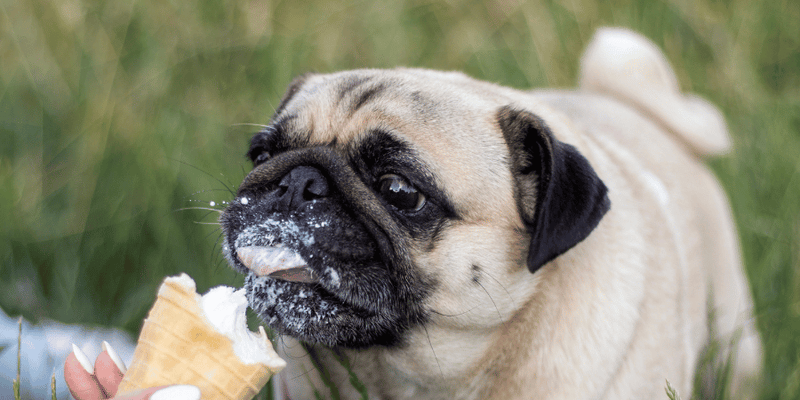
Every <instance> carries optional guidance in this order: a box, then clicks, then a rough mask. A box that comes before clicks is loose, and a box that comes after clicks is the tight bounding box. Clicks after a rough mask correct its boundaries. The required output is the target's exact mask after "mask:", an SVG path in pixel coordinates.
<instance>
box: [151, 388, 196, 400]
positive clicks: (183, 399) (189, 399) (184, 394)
mask: <svg viewBox="0 0 800 400" xmlns="http://www.w3.org/2000/svg"><path fill="white" fill-rule="evenodd" d="M150 400H200V389H198V388H197V386H192V385H175V386H170V387H167V388H164V389H161V390H159V391H157V392H155V393H153V394H152V395H150Z"/></svg>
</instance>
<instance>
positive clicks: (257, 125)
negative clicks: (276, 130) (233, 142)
mask: <svg viewBox="0 0 800 400" xmlns="http://www.w3.org/2000/svg"><path fill="white" fill-rule="evenodd" d="M231 126H253V127H256V128H262V129H267V128H268V127H269V125H264V124H254V123H249V122H239V123H235V124H231Z"/></svg>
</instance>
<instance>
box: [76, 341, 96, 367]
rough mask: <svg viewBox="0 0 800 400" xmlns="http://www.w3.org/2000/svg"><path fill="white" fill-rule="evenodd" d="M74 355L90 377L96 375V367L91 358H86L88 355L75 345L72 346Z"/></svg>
mask: <svg viewBox="0 0 800 400" xmlns="http://www.w3.org/2000/svg"><path fill="white" fill-rule="evenodd" d="M72 354H75V358H77V359H78V362H79V363H80V364H81V367H83V369H84V370H86V372H88V373H89V375H94V367H93V366H92V363H91V362H89V357H86V354H84V353H83V351H81V349H80V348H78V346H75V343H73V344H72Z"/></svg>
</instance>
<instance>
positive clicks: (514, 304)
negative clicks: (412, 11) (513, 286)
mask: <svg viewBox="0 0 800 400" xmlns="http://www.w3.org/2000/svg"><path fill="white" fill-rule="evenodd" d="M482 272H483V274H484V275H486V276H488V277H489V278H491V279H492V280H493V281H495V283H497V285H499V286H500V287H501V288H502V289H503V291H505V292H506V295H507V296H508V299H509V300H511V305H512V306H513V307H514V309H516V308H517V303H516V301H514V296H512V295H511V292H509V291H508V289H506V287H505V285H503V284H502V283H501V282H500V281H499V280H497V278H495V277H494V276H492V274H490V273H489V272H488V271H482ZM484 290H486V289H485V288H484Z"/></svg>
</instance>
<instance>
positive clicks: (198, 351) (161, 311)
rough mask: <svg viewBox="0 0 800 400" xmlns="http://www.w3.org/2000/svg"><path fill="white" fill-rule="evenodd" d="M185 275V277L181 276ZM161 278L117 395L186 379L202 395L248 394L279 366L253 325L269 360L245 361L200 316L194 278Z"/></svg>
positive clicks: (236, 397)
mask: <svg viewBox="0 0 800 400" xmlns="http://www.w3.org/2000/svg"><path fill="white" fill-rule="evenodd" d="M186 278H188V276H186ZM189 282H191V283H192V284H191V285H190V287H187V286H189V285H185V284H181V282H180V281H179V280H176V279H170V278H167V279H166V280H165V282H164V283H163V284H162V285H161V288H160V289H159V293H158V298H157V299H156V302H155V304H154V305H153V308H152V309H151V310H150V313H149V314H148V316H147V318H146V319H145V321H144V326H143V327H142V331H141V333H140V335H139V341H138V343H137V345H136V350H135V351H134V354H133V360H132V361H131V364H130V366H129V367H128V371H127V372H126V373H125V376H124V377H123V379H122V382H121V383H120V385H119V388H118V389H117V395H120V394H123V393H127V392H130V391H134V390H140V389H145V388H149V387H153V386H161V385H175V384H190V385H194V386H197V387H198V388H199V389H200V392H201V393H202V398H203V399H230V400H249V399H252V398H253V397H254V396H255V395H256V394H258V392H259V391H260V390H261V388H262V387H263V386H264V385H265V384H266V383H267V381H268V380H269V378H270V377H271V376H272V375H273V374H274V373H276V372H277V371H279V370H280V369H281V368H283V366H284V365H285V363H284V361H283V360H281V359H280V358H279V357H278V356H277V354H275V353H274V351H272V346H271V345H270V344H269V341H268V339H267V337H266V334H265V333H264V328H262V327H259V330H260V337H259V340H261V339H262V338H263V340H264V341H265V342H266V344H267V346H268V347H267V348H268V350H269V351H272V355H274V359H275V362H272V363H271V364H272V365H265V364H263V363H260V362H257V363H254V364H245V363H243V362H242V361H241V360H240V359H239V357H238V356H237V355H236V353H235V352H234V347H233V341H232V340H231V339H230V338H228V337H227V336H225V335H224V334H222V333H220V332H218V331H216V329H215V328H214V327H213V326H212V325H211V323H210V322H209V321H208V320H207V319H206V317H205V316H204V312H203V309H202V307H201V305H200V302H199V300H200V296H199V295H198V294H197V293H196V292H195V288H194V282H193V281H191V278H189Z"/></svg>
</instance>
